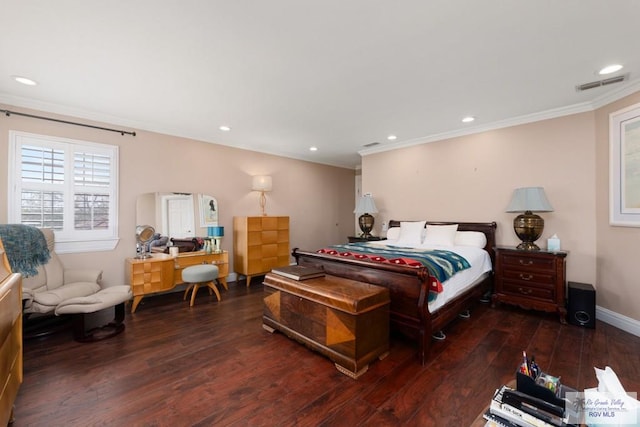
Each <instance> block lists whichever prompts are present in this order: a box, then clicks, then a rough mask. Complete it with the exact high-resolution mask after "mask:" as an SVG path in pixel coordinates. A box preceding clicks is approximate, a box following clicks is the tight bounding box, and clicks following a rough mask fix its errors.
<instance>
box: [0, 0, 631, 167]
mask: <svg viewBox="0 0 640 427" xmlns="http://www.w3.org/2000/svg"><path fill="white" fill-rule="evenodd" d="M0 6H1V7H0V10H1V11H2V12H1V13H0V28H2V36H1V37H0V103H4V104H9V105H12V106H17V107H23V108H35V109H38V110H41V111H45V112H51V113H60V114H69V115H72V116H75V117H79V118H83V119H90V120H99V121H103V122H107V123H110V124H114V125H117V126H121V127H125V128H127V129H131V130H141V129H143V130H149V131H156V132H161V133H166V134H170V135H176V136H183V137H189V138H195V139H199V140H203V141H208V142H212V143H217V144H224V145H229V146H234V147H239V148H245V149H251V150H256V151H261V152H266V153H272V154H277V155H282V156H287V157H292V158H298V159H304V160H310V161H313V162H318V163H325V164H331V165H336V166H343V167H348V168H354V167H357V166H358V165H359V164H360V154H358V153H359V152H360V153H361V154H366V153H370V152H375V151H379V150H386V149H390V148H394V147H400V146H406V145H410V144H414V143H417V142H424V141H430V140H437V139H442V138H446V137H449V136H456V135H461V134H467V133H472V132H477V131H481V130H485V129H489V128H496V127H501V126H506V125H510V124H517V123H521V122H526V121H533V120H539V119H541V118H548V117H554V116H560V115H564V114H571V113H574V112H579V111H587V110H591V109H593V108H596V107H598V106H599V105H601V104H602V103H604V102H607V101H610V100H613V99H618V98H620V97H622V96H624V95H627V94H629V93H631V92H634V91H637V90H639V88H640V80H639V79H640V72H639V71H640V49H639V48H638V40H640V25H638V22H637V20H638V16H640V1H637V0H607V1H603V0H563V1H557V0H536V1H524V0H484V1H477V0H435V1H434V0H431V1H425V0H400V1H392V0H386V1H384V0H316V1H310V0H269V1H266V0H262V1H260V0H254V1H247V0H227V1H220V0H199V1H197V0H179V1H178V0H160V1H158V0H136V1H130V0H129V1H125V0H112V1H95V0H94V1H88V0H58V1H51V0H30V1H18V0H0ZM612 63H619V64H622V65H624V68H623V69H622V70H621V71H619V72H618V73H616V74H614V75H609V76H606V77H611V76H615V75H621V74H625V75H626V76H627V80H626V81H624V82H622V83H616V84H611V85H607V86H603V87H598V88H595V89H591V90H587V91H584V92H578V91H576V88H575V87H576V85H579V84H583V83H587V82H592V81H596V80H600V79H602V78H603V77H602V76H599V75H598V74H597V71H598V70H599V69H601V68H602V67H604V66H605V65H609V64H612ZM16 75H18V76H25V77H29V78H31V79H33V80H35V81H37V82H38V85H36V86H24V85H21V84H18V83H16V82H15V81H14V80H13V79H12V76H16ZM467 115H471V116H475V117H476V120H475V121H474V122H472V123H467V124H465V123H462V122H461V119H462V118H463V117H464V116H467ZM221 125H226V126H230V127H231V128H232V129H231V131H229V132H223V131H221V130H219V126H221ZM391 134H393V135H396V136H397V139H396V140H395V141H389V140H387V137H388V136H389V135H391ZM375 142H377V143H379V144H380V145H378V146H377V147H373V148H368V149H367V148H366V147H365V146H366V145H367V144H371V143H375ZM311 146H315V147H317V148H318V151H316V152H311V151H309V148H310V147H311Z"/></svg>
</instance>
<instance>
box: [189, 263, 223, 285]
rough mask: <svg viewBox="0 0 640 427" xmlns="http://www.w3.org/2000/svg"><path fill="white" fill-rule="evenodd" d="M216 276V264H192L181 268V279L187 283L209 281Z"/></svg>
mask: <svg viewBox="0 0 640 427" xmlns="http://www.w3.org/2000/svg"><path fill="white" fill-rule="evenodd" d="M217 278H218V266H216V265H212V264H200V265H192V266H191V267H187V268H185V269H184V270H182V280H184V281H185V282H187V283H202V282H210V281H212V280H215V279H217Z"/></svg>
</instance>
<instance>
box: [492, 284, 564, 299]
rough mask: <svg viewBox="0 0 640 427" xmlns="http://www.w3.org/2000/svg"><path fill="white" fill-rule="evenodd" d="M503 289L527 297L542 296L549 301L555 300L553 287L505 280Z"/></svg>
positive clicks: (508, 292)
mask: <svg viewBox="0 0 640 427" xmlns="http://www.w3.org/2000/svg"><path fill="white" fill-rule="evenodd" d="M502 289H503V292H504V293H505V294H512V295H519V296H523V297H527V298H540V299H544V300H549V301H554V300H555V292H554V290H553V287H549V288H547V287H536V286H527V285H523V284H522V283H518V282H510V281H505V282H503V284H502Z"/></svg>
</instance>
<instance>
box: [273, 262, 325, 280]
mask: <svg viewBox="0 0 640 427" xmlns="http://www.w3.org/2000/svg"><path fill="white" fill-rule="evenodd" d="M271 272H272V273H275V274H278V275H280V276H284V277H287V278H289V279H293V280H307V279H314V278H316V277H322V276H324V270H322V269H320V268H315V267H307V266H304V265H288V266H285V267H278V268H274V269H272V270H271Z"/></svg>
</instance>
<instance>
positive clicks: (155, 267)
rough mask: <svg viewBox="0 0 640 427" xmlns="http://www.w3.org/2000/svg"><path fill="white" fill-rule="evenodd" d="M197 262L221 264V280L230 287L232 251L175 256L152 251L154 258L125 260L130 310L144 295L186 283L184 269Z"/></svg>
mask: <svg viewBox="0 0 640 427" xmlns="http://www.w3.org/2000/svg"><path fill="white" fill-rule="evenodd" d="M197 264H215V265H217V266H218V281H219V282H220V283H221V284H222V286H224V288H225V289H228V285H227V276H228V275H229V253H228V252H227V251H222V252H219V253H206V252H204V251H198V252H184V253H181V254H180V255H178V256H177V257H176V258H173V257H172V256H171V255H167V254H153V256H152V257H151V258H146V259H135V258H128V259H127V260H126V269H127V278H128V280H129V285H130V286H131V292H132V293H133V304H132V305H131V312H132V313H134V312H135V311H136V308H137V307H138V304H140V301H142V298H144V296H145V295H149V294H153V293H156V292H164V291H168V290H171V289H173V288H174V287H176V286H177V285H180V284H182V283H184V281H183V280H182V270H184V269H185V268H186V267H189V266H192V265H197Z"/></svg>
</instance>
